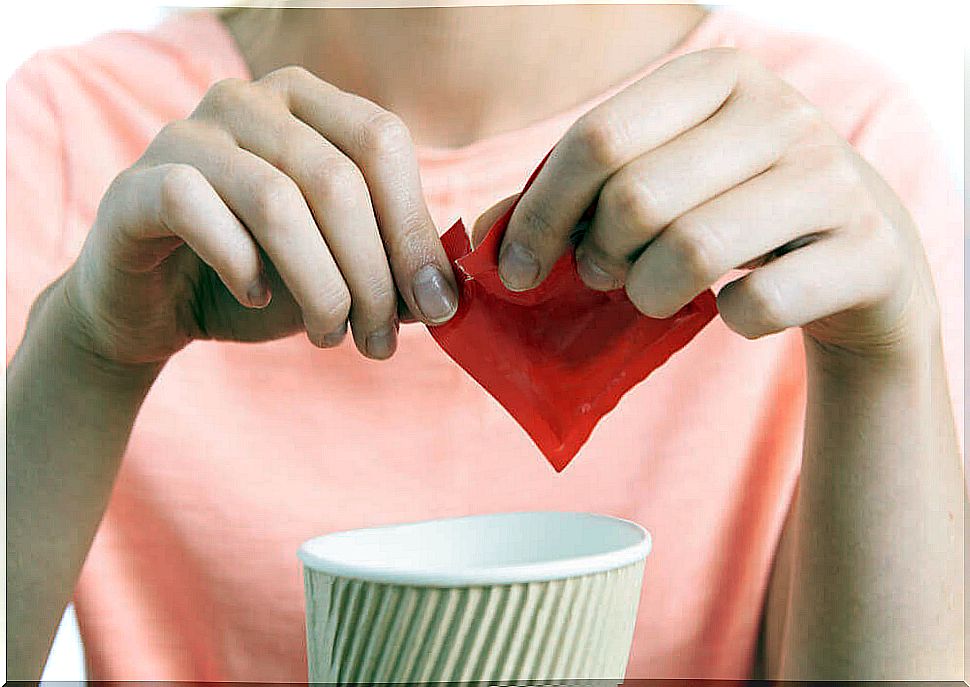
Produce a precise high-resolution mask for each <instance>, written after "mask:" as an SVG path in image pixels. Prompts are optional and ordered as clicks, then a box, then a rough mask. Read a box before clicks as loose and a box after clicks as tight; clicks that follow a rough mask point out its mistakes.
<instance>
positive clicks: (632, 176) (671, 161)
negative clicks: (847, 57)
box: [576, 97, 812, 291]
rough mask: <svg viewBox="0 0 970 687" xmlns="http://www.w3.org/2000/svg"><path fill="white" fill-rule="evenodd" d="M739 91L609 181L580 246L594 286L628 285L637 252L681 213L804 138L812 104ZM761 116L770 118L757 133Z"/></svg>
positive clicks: (584, 270) (580, 259)
mask: <svg viewBox="0 0 970 687" xmlns="http://www.w3.org/2000/svg"><path fill="white" fill-rule="evenodd" d="M790 101H791V104H790V106H789V107H788V109H787V110H784V111H782V108H781V107H780V106H779V105H778V101H777V100H776V99H770V100H769V101H768V102H769V103H770V110H769V109H768V108H769V105H768V104H767V103H766V101H765V99H753V98H734V99H729V100H728V102H726V103H725V104H724V106H723V107H722V108H721V109H720V110H719V111H718V112H717V113H716V114H714V116H712V117H711V118H710V119H708V120H707V121H705V122H704V123H703V124H700V125H699V126H696V127H694V128H693V129H690V130H689V131H686V132H684V133H683V134H681V135H680V136H678V137H677V138H675V139H673V140H672V141H670V142H668V143H665V144H664V145H662V146H660V147H659V148H656V149H655V150H652V151H650V152H648V153H646V154H645V155H642V156H641V157H639V158H637V159H636V160H634V161H633V162H631V163H629V164H628V165H626V166H625V167H623V168H622V169H620V170H619V171H618V172H616V173H615V174H614V175H613V176H612V177H610V178H609V180H608V181H607V182H606V184H605V185H604V187H603V190H602V191H601V193H600V196H599V201H598V203H597V206H596V214H595V217H594V219H593V223H592V226H591V227H590V230H589V232H587V234H586V235H585V237H584V238H583V241H582V243H581V244H580V246H579V247H578V248H577V251H576V258H577V263H578V267H579V273H580V275H581V276H582V277H583V279H584V281H585V282H586V284H587V285H588V286H589V287H591V288H594V289H599V290H604V291H605V290H610V289H615V288H618V287H619V286H622V285H623V282H624V279H625V276H626V271H627V269H628V268H629V266H630V263H631V259H632V258H633V257H635V256H636V255H637V254H638V253H639V251H640V250H641V249H642V248H643V246H645V245H646V244H647V243H649V242H650V241H651V240H652V239H653V238H654V237H655V236H656V235H657V234H658V233H660V231H661V230H662V229H663V228H664V227H665V226H667V225H668V224H669V223H670V222H671V221H673V220H674V219H675V218H676V217H679V216H681V215H683V214H684V213H686V212H687V211H689V210H690V209H691V208H694V207H696V206H698V205H700V204H701V203H703V202H704V201H707V200H710V199H711V198H714V197H715V196H718V195H720V194H722V193H724V192H726V191H728V190H730V189H732V188H734V187H735V186H737V185H739V184H741V183H743V182H744V181H746V180H748V179H751V178H752V177H754V176H756V175H758V174H760V173H762V172H764V171H765V170H766V169H768V168H769V167H771V166H772V165H773V164H775V163H776V162H777V161H778V160H779V159H780V158H781V157H782V155H783V154H784V153H785V151H786V150H788V148H789V147H790V146H791V145H792V143H793V142H794V141H795V140H797V139H798V137H799V136H800V135H801V132H802V130H803V129H804V127H805V126H806V122H808V121H809V120H810V118H811V117H812V114H811V113H812V110H811V109H810V108H809V107H808V106H807V105H806V104H804V103H803V102H801V98H800V97H799V98H797V99H796V98H795V97H792V98H790ZM754 122H764V124H763V125H762V126H759V128H758V132H757V135H754V136H752V135H751V133H750V132H751V127H752V123H754Z"/></svg>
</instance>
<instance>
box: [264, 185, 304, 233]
mask: <svg viewBox="0 0 970 687" xmlns="http://www.w3.org/2000/svg"><path fill="white" fill-rule="evenodd" d="M302 201H303V195H302V194H301V193H300V189H299V188H298V187H297V186H296V184H295V183H294V182H293V180H292V179H290V178H289V177H286V176H284V175H282V174H269V175H267V176H266V177H265V178H263V179H261V180H260V182H259V184H258V189H257V191H256V193H255V196H254V203H255V209H256V213H257V215H258V217H259V218H260V220H261V221H262V222H263V223H264V224H266V225H269V226H285V225H286V224H287V216H288V214H289V212H290V211H291V209H292V208H293V207H294V205H295V204H298V203H300V202H302Z"/></svg>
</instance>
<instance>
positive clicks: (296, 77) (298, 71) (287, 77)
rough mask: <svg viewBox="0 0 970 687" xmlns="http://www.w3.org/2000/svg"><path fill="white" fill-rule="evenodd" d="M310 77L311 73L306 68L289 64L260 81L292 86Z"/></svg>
mask: <svg viewBox="0 0 970 687" xmlns="http://www.w3.org/2000/svg"><path fill="white" fill-rule="evenodd" d="M310 76H311V74H310V72H309V71H307V70H306V69H305V68H304V67H301V66H299V65H296V64H288V65H286V66H285V67H279V68H278V69H274V70H273V71H271V72H270V73H269V74H267V75H266V76H264V77H263V78H262V79H260V80H261V81H267V82H275V83H278V84H280V85H281V86H291V85H295V84H298V83H301V82H304V81H306V80H307V79H309V78H310Z"/></svg>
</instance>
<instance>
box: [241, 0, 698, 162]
mask: <svg viewBox="0 0 970 687" xmlns="http://www.w3.org/2000/svg"><path fill="white" fill-rule="evenodd" d="M273 12H276V13H277V14H276V15H275V16H274V15H272V14H271V13H273ZM703 16H704V10H703V9H702V8H700V7H696V6H693V5H552V6H509V7H465V8H421V9H417V8H409V9H366V10H363V9H357V10H346V9H325V10H324V9H312V10H306V9H303V10H297V9H290V10H245V11H242V12H237V13H234V14H230V15H229V16H228V17H227V18H226V23H227V26H228V28H229V30H230V32H231V33H232V34H233V35H234V37H235V39H236V42H237V45H238V46H239V49H240V50H241V52H242V53H243V56H244V58H245V59H246V61H247V63H248V64H249V66H250V70H251V71H252V73H253V76H254V77H256V78H258V77H259V76H261V75H263V74H265V73H267V72H269V71H272V70H273V69H276V68H278V67H281V66H284V65H287V64H300V65H302V66H304V67H306V68H307V69H309V70H310V71H312V72H313V73H315V74H317V75H318V76H319V77H320V78H322V79H323V80H325V81H328V82H330V83H332V84H334V85H335V86H338V87H339V88H341V89H344V90H347V91H351V92H354V93H357V94H358V95H361V96H363V97H365V98H368V99H370V100H372V101H374V102H376V103H377V104H379V105H381V106H382V107H384V108H386V109H388V110H391V111H393V112H395V113H396V114H398V115H399V116H400V117H402V119H403V120H404V121H405V122H406V123H407V124H408V126H409V127H410V129H411V132H412V135H413V136H414V139H415V141H416V142H418V143H419V144H426V145H435V146H461V145H465V144H467V143H470V142H472V141H475V140H477V139H480V138H482V137H485V136H488V135H491V134H495V133H499V132H502V131H507V130H510V129H515V128H518V127H521V126H524V125H526V124H528V123H530V122H532V121H535V120H538V119H541V118H544V117H547V116H550V115H552V114H554V113H556V112H560V111H562V110H565V109H567V108H569V107H571V106H574V105H577V104H579V103H582V102H584V101H585V100H588V99H590V98H592V97H594V96H595V95H596V94H598V93H601V92H603V91H604V90H606V89H607V88H609V87H610V86H612V85H614V84H616V83H619V82H621V81H622V80H623V79H625V78H628V77H629V76H631V75H632V74H634V73H636V72H637V71H638V70H639V69H641V68H642V67H643V66H644V65H646V64H648V63H649V62H651V61H653V60H655V59H657V58H659V57H661V56H662V55H664V54H665V53H666V52H668V51H669V50H670V49H671V48H673V47H674V46H676V45H677V44H678V43H679V42H680V41H681V40H682V39H683V38H684V36H685V35H686V34H687V33H689V32H690V30H691V29H692V28H693V27H694V26H696V25H697V23H698V22H699V21H700V20H701V19H702V18H703Z"/></svg>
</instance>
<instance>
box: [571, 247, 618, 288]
mask: <svg viewBox="0 0 970 687" xmlns="http://www.w3.org/2000/svg"><path fill="white" fill-rule="evenodd" d="M576 270H577V271H578V272H579V276H580V278H581V279H582V280H583V283H585V284H586V286H588V287H590V288H591V289H596V290H598V291H612V290H613V289H616V288H619V286H620V284H619V280H618V279H617V278H616V277H614V276H613V275H612V274H610V273H609V272H607V271H606V270H604V269H603V268H602V267H600V266H599V265H598V264H596V261H595V260H593V259H592V258H591V257H589V256H588V255H583V256H581V257H580V259H579V260H578V261H577V262H576Z"/></svg>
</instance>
